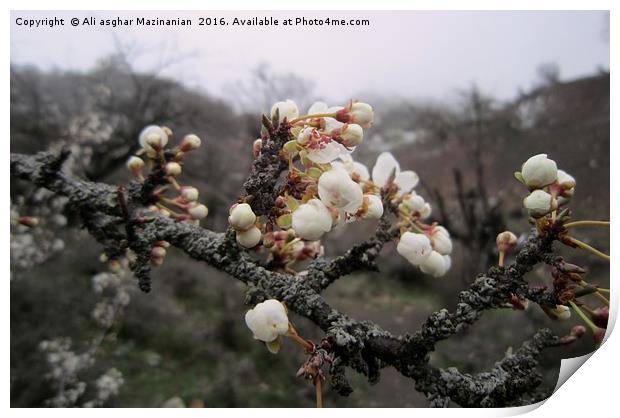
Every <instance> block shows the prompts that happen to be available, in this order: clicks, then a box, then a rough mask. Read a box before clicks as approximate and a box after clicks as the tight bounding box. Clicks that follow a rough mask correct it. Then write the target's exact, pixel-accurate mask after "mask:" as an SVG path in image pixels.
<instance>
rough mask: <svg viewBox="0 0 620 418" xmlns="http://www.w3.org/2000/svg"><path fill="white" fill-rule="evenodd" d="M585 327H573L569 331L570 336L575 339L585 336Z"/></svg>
mask: <svg viewBox="0 0 620 418" xmlns="http://www.w3.org/2000/svg"><path fill="white" fill-rule="evenodd" d="M586 332H587V330H586V327H584V326H583V325H575V326H574V327H573V328H572V329H571V330H570V335H572V336H574V337H577V338H581V337H583V336H584V335H586Z"/></svg>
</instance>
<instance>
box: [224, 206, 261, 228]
mask: <svg viewBox="0 0 620 418" xmlns="http://www.w3.org/2000/svg"><path fill="white" fill-rule="evenodd" d="M229 214H230V216H229V217H228V223H229V224H230V226H232V227H233V228H234V229H236V230H238V231H244V230H246V229H248V228H251V227H252V226H254V224H255V223H256V215H255V214H254V211H253V210H252V207H251V206H250V205H248V204H247V203H238V204H236V205H234V206H232V207H231V208H230V212H229Z"/></svg>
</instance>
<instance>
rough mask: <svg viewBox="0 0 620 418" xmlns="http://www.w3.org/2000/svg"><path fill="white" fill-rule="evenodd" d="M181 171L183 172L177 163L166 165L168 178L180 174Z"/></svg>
mask: <svg viewBox="0 0 620 418" xmlns="http://www.w3.org/2000/svg"><path fill="white" fill-rule="evenodd" d="M181 171H183V170H182V168H181V164H179V163H175V162H170V163H168V164H166V174H168V175H169V176H172V177H176V176H178V175H179V174H181Z"/></svg>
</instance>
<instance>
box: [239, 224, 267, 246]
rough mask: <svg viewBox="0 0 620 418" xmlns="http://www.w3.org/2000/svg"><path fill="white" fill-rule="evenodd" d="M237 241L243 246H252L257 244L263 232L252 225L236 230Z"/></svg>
mask: <svg viewBox="0 0 620 418" xmlns="http://www.w3.org/2000/svg"><path fill="white" fill-rule="evenodd" d="M236 237H237V243H238V244H239V245H241V246H242V247H245V248H253V247H256V246H257V245H258V243H259V242H260V240H261V238H262V237H263V234H262V233H261V232H260V229H258V228H257V227H255V226H253V227H251V228H250V229H246V230H245V231H237V235H236Z"/></svg>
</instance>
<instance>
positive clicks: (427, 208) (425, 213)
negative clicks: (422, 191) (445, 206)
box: [420, 203, 432, 219]
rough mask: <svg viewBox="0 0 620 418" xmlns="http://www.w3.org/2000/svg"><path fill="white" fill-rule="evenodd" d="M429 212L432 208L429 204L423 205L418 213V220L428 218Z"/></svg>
mask: <svg viewBox="0 0 620 418" xmlns="http://www.w3.org/2000/svg"><path fill="white" fill-rule="evenodd" d="M431 212H432V208H431V205H430V203H424V206H422V210H421V211H420V218H422V219H426V218H428V217H429V216H431Z"/></svg>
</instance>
